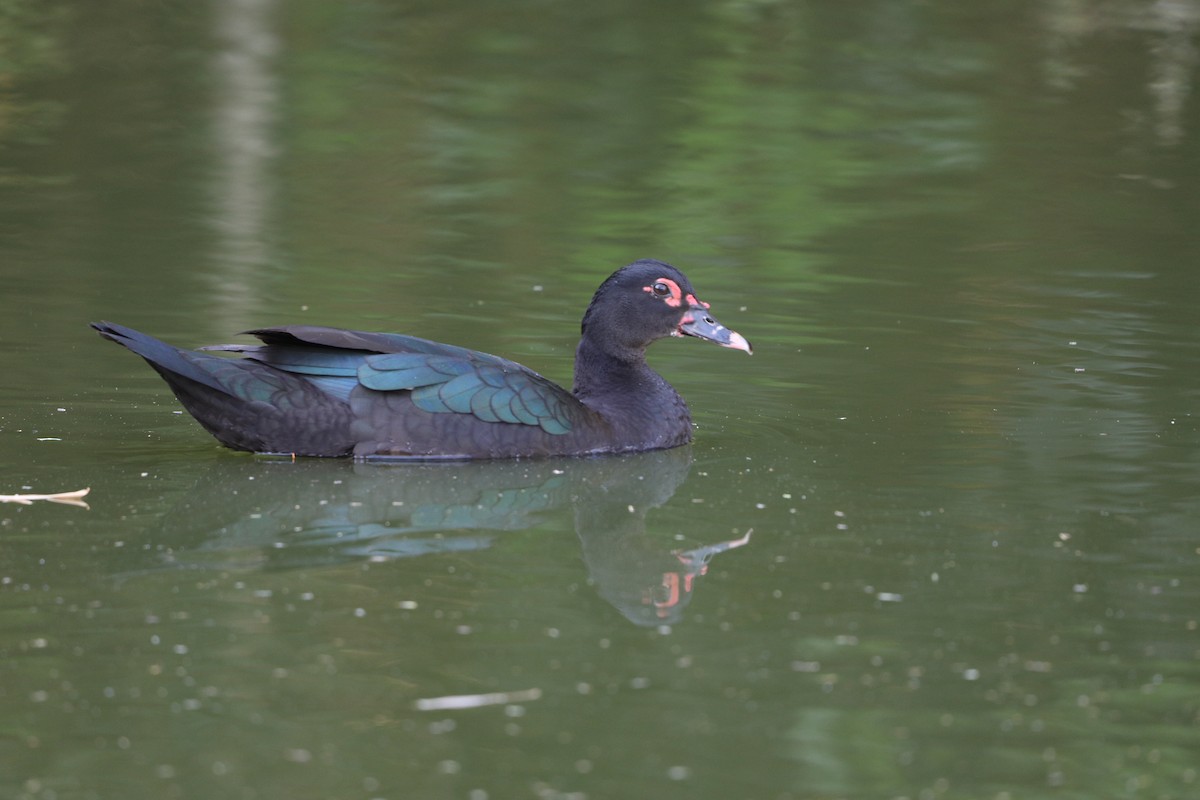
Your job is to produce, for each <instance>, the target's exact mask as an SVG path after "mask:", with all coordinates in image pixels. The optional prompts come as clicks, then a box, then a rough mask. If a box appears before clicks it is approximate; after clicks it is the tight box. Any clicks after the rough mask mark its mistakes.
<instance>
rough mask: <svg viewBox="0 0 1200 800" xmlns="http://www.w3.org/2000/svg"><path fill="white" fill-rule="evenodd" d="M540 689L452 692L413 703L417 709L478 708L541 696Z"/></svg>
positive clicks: (535, 698)
mask: <svg viewBox="0 0 1200 800" xmlns="http://www.w3.org/2000/svg"><path fill="white" fill-rule="evenodd" d="M541 696H542V690H541V689H521V690H518V691H515V692H490V693H488V694H454V695H447V696H446V697H425V698H422V699H420V700H418V701H417V702H416V703H415V705H416V708H417V710H418V711H444V710H446V709H456V708H480V707H481V706H499V705H505V704H506V703H524V702H525V701H527V700H537V699H539V698H541Z"/></svg>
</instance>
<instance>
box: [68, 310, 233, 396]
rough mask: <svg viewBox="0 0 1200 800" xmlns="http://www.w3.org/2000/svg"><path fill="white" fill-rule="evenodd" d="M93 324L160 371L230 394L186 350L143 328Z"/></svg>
mask: <svg viewBox="0 0 1200 800" xmlns="http://www.w3.org/2000/svg"><path fill="white" fill-rule="evenodd" d="M91 326H92V327H93V328H95V329H96V332H97V333H99V334H100V335H101V336H103V337H104V338H105V339H108V340H109V341H112V342H116V343H117V344H119V345H121V346H122V347H125V348H128V349H129V350H132V351H133V352H135V353H137V354H138V355H139V356H141V357H142V358H144V359H146V361H148V362H150V365H151V366H152V367H154V368H155V369H156V370H158V371H159V372H162V371H164V370H165V371H167V372H170V373H174V374H175V375H180V376H182V377H184V378H188V379H189V380H192V381H195V382H196V383H201V384H204V385H205V386H207V387H209V388H210V389H215V390H217V391H218V392H221V393H223V394H230V391H229V389H228V387H226V386H222V385H221V383H220V381H218V380H217V379H216V378H214V377H213V375H212V374H210V373H209V372H208V371H207V370H205V369H202V368H201V367H200V366H198V365H197V364H196V362H195V361H193V360H192V358H190V357H189V355H188V352H187V351H186V350H180V349H179V348H177V347H172V346H171V345H169V344H167V343H166V342H163V341H160V340H158V339H155V338H154V337H153V336H149V335H147V334H145V333H142V332H141V331H135V330H134V329H133V328H127V327H125V326H124V325H118V324H116V323H115V322H93V323H91Z"/></svg>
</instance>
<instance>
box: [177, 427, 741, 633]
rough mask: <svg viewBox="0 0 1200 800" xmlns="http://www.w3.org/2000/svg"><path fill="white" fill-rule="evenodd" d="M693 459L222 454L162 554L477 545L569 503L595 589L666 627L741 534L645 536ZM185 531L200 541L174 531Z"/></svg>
mask: <svg viewBox="0 0 1200 800" xmlns="http://www.w3.org/2000/svg"><path fill="white" fill-rule="evenodd" d="M690 464H691V454H690V451H689V449H688V448H679V449H675V450H668V451H661V452H653V453H643V454H638V455H633V456H625V457H611V456H609V457H604V458H594V459H550V460H542V461H524V462H488V463H453V464H446V463H418V464H413V463H395V464H387V463H383V464H378V463H371V464H362V463H358V464H352V463H348V462H329V461H303V462H296V463H291V462H275V461H272V460H266V459H245V460H242V459H238V460H237V461H231V460H225V459H223V460H222V461H221V462H220V463H219V464H218V465H215V466H214V468H213V469H212V470H210V471H209V472H208V473H207V474H206V475H205V476H204V477H203V478H202V479H201V480H200V481H199V482H198V484H197V485H196V486H195V487H194V489H193V490H192V491H191V492H189V494H188V496H187V498H186V499H185V500H183V501H182V502H181V503H180V504H179V505H178V506H177V508H176V509H175V511H174V512H172V513H171V514H170V515H168V517H167V519H166V520H165V524H166V525H168V526H170V528H171V529H172V533H171V539H172V541H173V542H174V543H175V544H176V545H177V546H176V547H174V548H173V551H172V555H171V556H170V558H171V559H172V561H173V562H174V563H175V564H176V565H177V566H188V567H205V566H208V567H212V568H229V567H235V566H241V567H257V568H284V569H288V568H296V567H303V566H312V565H318V564H329V563H336V562H340V561H346V560H359V559H371V560H387V559H391V558H404V557H411V556H420V555H427V554H432V553H446V552H452V551H467V550H481V549H484V548H487V547H490V546H491V545H492V544H493V543H494V542H495V541H496V539H497V538H498V537H499V536H501V535H502V534H503V532H504V531H514V530H522V529H525V528H529V527H532V526H534V525H537V524H540V523H542V522H544V521H545V520H547V519H548V518H551V517H552V516H553V511H554V510H555V509H560V508H563V507H566V506H570V507H571V508H572V509H573V510H574V520H575V531H576V533H577V534H578V536H579V540H580V543H581V545H582V550H583V560H584V562H585V564H586V565H587V570H588V573H589V576H590V579H591V581H592V583H593V584H594V585H595V587H596V590H597V592H598V593H599V594H600V596H601V597H603V598H604V599H605V600H607V601H608V602H609V603H611V604H612V605H613V606H614V607H615V608H616V609H617V610H619V611H620V612H621V613H622V614H623V615H624V616H625V617H626V618H627V619H629V620H630V621H632V622H634V623H636V624H638V625H659V624H668V623H673V622H677V621H679V620H680V619H681V618H682V616H683V612H684V609H685V608H686V607H687V605H688V604H689V603H690V602H691V599H692V593H693V591H694V590H695V588H696V582H697V579H698V578H700V577H701V576H703V575H704V574H705V572H706V570H707V565H708V562H709V560H711V559H712V557H713V556H714V555H716V554H717V553H721V552H724V551H725V550H729V549H732V548H735V547H740V546H741V545H744V544H746V543H747V542H748V541H749V533H747V534H745V535H744V536H742V537H740V538H737V539H734V540H731V541H722V542H717V543H715V544H708V545H703V546H694V547H678V548H676V549H673V548H672V547H671V544H669V543H668V542H672V543H674V544H676V545H678V544H679V541H678V540H681V539H684V537H670V536H664V535H663V534H662V533H659V534H657V535H654V536H651V535H648V534H647V532H646V514H647V512H648V511H650V510H651V509H653V508H656V507H658V506H661V505H663V504H664V503H666V502H667V501H668V500H669V499H670V498H671V496H672V495H674V493H675V491H676V490H677V489H678V488H679V486H680V484H682V483H683V480H684V479H685V478H686V477H687V473H688V468H689V466H690ZM204 520H207V521H208V522H206V523H205V524H202V525H199V526H198V525H197V522H200V521H204ZM197 528H199V530H197ZM189 533H191V534H192V536H194V537H195V536H197V535H198V537H199V538H193V539H192V540H191V541H190V542H187V541H181V538H183V539H186V537H187V536H188V535H189ZM689 538H690V537H689Z"/></svg>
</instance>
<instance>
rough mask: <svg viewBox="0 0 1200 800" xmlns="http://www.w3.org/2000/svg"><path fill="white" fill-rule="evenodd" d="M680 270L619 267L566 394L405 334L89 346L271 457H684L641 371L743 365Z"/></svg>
mask: <svg viewBox="0 0 1200 800" xmlns="http://www.w3.org/2000/svg"><path fill="white" fill-rule="evenodd" d="M709 308H710V306H709V304H708V303H705V302H703V301H701V300H699V299H697V296H696V291H695V289H694V288H693V287H692V284H691V282H690V281H689V280H688V278H687V276H685V275H684V274H683V273H682V272H681V271H680V270H679V269H677V268H675V267H673V266H671V265H670V264H667V263H666V262H663V261H658V260H654V259H642V260H639V261H635V262H633V263H632V264H628V265H626V266H624V267H622V268H620V269H618V270H617V271H616V272H614V273H613V274H612V275H610V276H609V277H608V278H607V279H606V280H604V282H603V283H601V284H600V286H599V288H598V289H597V290H596V292H595V294H594V296H593V297H592V300H591V303H590V304H589V305H588V307H587V311H586V312H585V313H584V315H583V322H582V324H581V326H580V339H579V344H578V347H577V348H576V352H575V375H574V385H573V387H572V389H571V390H569V391H568V390H567V389H565V388H563V387H562V386H559V385H558V384H556V383H554V382H553V381H550V380H548V379H547V378H544V377H542V376H541V375H539V374H538V373H536V372H534V371H533V370H531V369H528V368H527V367H524V366H521V365H520V364H517V363H516V362H513V361H509V360H507V359H504V358H501V357H499V356H494V355H490V354H487V353H482V352H479V351H476V350H470V349H467V348H465V347H460V346H457V345H452V344H443V343H441V342H434V341H430V340H427V339H421V338H418V337H416V336H410V335H407V334H402V333H374V332H366V331H354V330H344V329H341V328H329V327H322V326H315V325H286V326H281V327H274V328H257V329H254V330H250V331H245V333H246V334H249V335H252V336H254V337H256V338H257V339H258V340H259V342H260V343H259V344H224V345H209V346H207V347H201V348H198V349H196V350H188V349H182V348H178V347H174V346H172V345H170V344H167V343H166V342H163V341H160V340H159V339H156V338H154V337H153V336H150V335H148V334H145V333H141V332H140V331H136V330H134V329H132V328H129V327H126V326H124V325H118V324H116V323H113V322H93V323H91V327H92V328H94V329H95V330H96V331H97V332H98V333H99V334H100V336H102V337H104V338H105V339H108V340H110V341H113V342H116V343H117V344H119V345H121V346H123V347H125V348H127V349H128V350H131V351H132V352H134V353H136V354H137V355H139V356H141V357H142V358H143V359H145V360H146V362H147V363H148V364H149V365H150V366H151V367H152V368H153V369H154V370H155V371H156V372H158V374H159V375H160V376H161V377H162V378H163V379H164V380H165V381H166V383H167V385H168V386H169V387H170V389H171V391H172V392H173V393H174V394H175V397H176V398H178V400H179V402H180V404H182V406H183V407H184V409H185V410H187V412H188V413H189V414H191V416H192V417H194V418H195V419H196V421H197V422H199V423H200V425H201V427H203V428H204V429H205V430H206V431H208V432H209V433H210V434H212V435H213V436H214V437H215V438H216V439H217V440H218V441H219V442H220V443H221V444H223V445H225V446H226V447H229V448H232V449H234V450H242V451H249V452H252V453H260V454H271V455H285V456H286V455H291V456H293V457H295V456H315V457H350V458H355V459H402V460H439V459H453V460H467V459H514V458H537V457H555V456H590V455H601V454H609V453H631V452H639V451H648V450H662V449H667V448H672V447H679V446H681V445H684V444H687V443H689V442H691V441H692V429H693V426H692V419H691V414H690V412H689V410H688V406H687V403H686V402H684V400H683V398H682V397H681V396H680V395H679V393H678V392H677V391H676V390H675V389H674V388H673V387H672V386H671V385H670V384H669V383H668V382H667V381H666V380H665V379H664V378H663V377H662V376H661V375H659V374H658V373H657V372H655V371H654V370H653V369H652V368H651V367H650V366H649V365H648V364H647V363H646V348H648V347H649V346H650V345H651V344H652V343H654V342H656V341H657V340H659V339H664V338H668V337H685V336H686V337H694V338H696V339H700V340H703V341H707V342H711V343H713V344H716V345H720V346H721V347H727V348H731V349H734V350H741V351H744V352H746V353H747V354H752V353H753V349H752V348H751V346H750V342H748V341H747V340H746V338H745V337H743V336H742V335H741V334H739V333H737V332H735V331H732V330H730V329H729V328H727V327H725V326H724V325H722V324H721V323H719V322H718V321H717V320H716V319H715V318H714V317H713V315H712V313H711V312H710V310H709Z"/></svg>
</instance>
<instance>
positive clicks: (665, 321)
mask: <svg viewBox="0 0 1200 800" xmlns="http://www.w3.org/2000/svg"><path fill="white" fill-rule="evenodd" d="M582 327H583V335H584V337H585V338H589V337H590V338H592V339H593V341H597V340H600V341H602V342H603V343H605V344H607V345H609V346H612V347H614V348H616V349H620V350H625V351H631V352H634V353H640V352H641V351H644V350H645V349H646V347H648V346H649V345H650V344H651V343H652V342H654V341H655V340H657V339H662V338H664V337H667V336H694V337H696V338H697V339H703V340H705V341H709V342H712V343H714V344H719V345H721V346H722V347H731V348H733V349H735V350H745V351H746V352H747V353H752V352H753V351H752V349H751V347H750V342H748V341H746V338H745V337H744V336H742V335H741V334H740V333H737V332H736V331H731V330H729V328H726V327H725V326H724V325H722V324H721V323H719V322H717V320H716V318H715V317H713V315H712V314H711V313H710V312H709V304H708V303H705V302H703V301H701V300H699V299H698V298H697V297H696V291H695V290H694V289H693V288H692V284H691V281H689V280H688V279H687V276H686V275H684V274H683V273H682V272H680V271H679V270H678V269H676V268H675V267H673V266H671V265H670V264H667V263H664V262H662V261H654V260H652V259H644V260H642V261H635V262H634V263H632V264H630V265H628V266H625V267H622V268H621V269H619V270H617V271H616V272H614V273H613V274H612V275H610V276H609V278H608V280H606V281H604V283H602V284H600V288H599V289H597V290H596V294H595V296H594V297H593V298H592V303H591V305H590V306H588V310H587V313H585V314H584V315H583V326H582Z"/></svg>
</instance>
